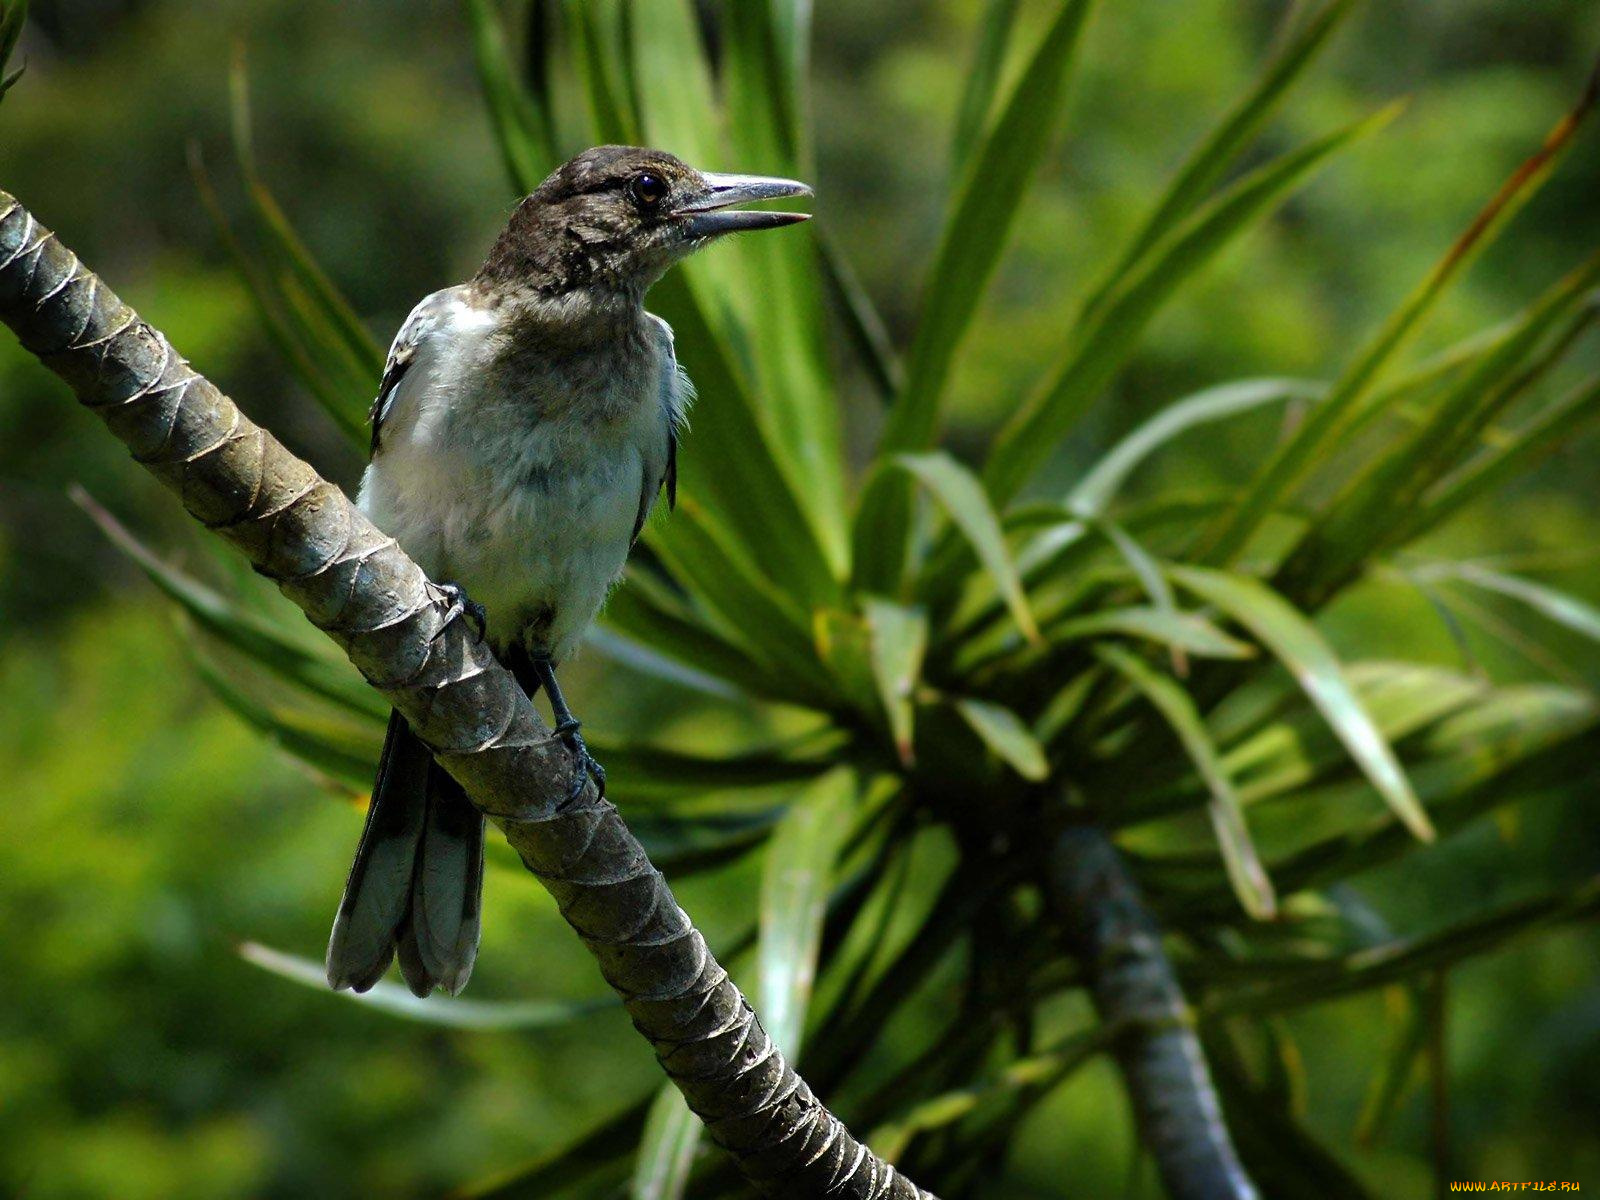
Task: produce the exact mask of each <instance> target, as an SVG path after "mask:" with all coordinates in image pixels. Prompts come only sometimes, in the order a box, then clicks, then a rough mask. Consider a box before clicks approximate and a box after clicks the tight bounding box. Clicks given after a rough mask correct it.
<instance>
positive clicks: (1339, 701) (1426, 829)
mask: <svg viewBox="0 0 1600 1200" xmlns="http://www.w3.org/2000/svg"><path fill="white" fill-rule="evenodd" d="M1171 571H1172V577H1173V579H1174V580H1175V581H1176V582H1178V583H1179V584H1181V585H1182V586H1183V587H1185V588H1188V589H1189V590H1190V591H1192V592H1194V593H1195V594H1196V595H1198V596H1200V597H1201V598H1202V599H1204V600H1206V601H1207V602H1209V603H1211V604H1214V605H1216V606H1217V607H1218V608H1219V609H1221V610H1222V611H1223V612H1225V613H1227V614H1228V615H1229V616H1231V617H1232V618H1233V619H1234V620H1236V621H1238V622H1239V623H1240V624H1241V625H1243V626H1244V627H1245V628H1246V629H1248V630H1250V632H1251V633H1253V634H1254V635H1255V636H1256V637H1257V638H1258V639H1259V640H1260V641H1261V642H1262V644H1263V645H1265V646H1267V647H1268V648H1269V649H1270V650H1271V651H1272V652H1273V654H1274V655H1276V656H1277V658H1278V660H1279V661H1280V662H1282V663H1283V665H1284V666H1285V667H1287V668H1288V669H1289V671H1290V672H1291V673H1292V674H1293V675H1294V677H1295V679H1296V680H1297V681H1298V682H1299V684H1300V686H1301V687H1302V688H1304V689H1305V693H1306V695H1307V696H1308V697H1309V698H1310V700H1311V702H1312V703H1313V704H1314V705H1316V707H1317V709H1318V710H1319V711H1320V712H1321V713H1322V715H1323V717H1324V718H1326V720H1327V722H1328V724H1329V726H1330V727H1331V728H1332V729H1333V731H1334V733H1335V734H1337V735H1338V737H1339V740H1340V741H1341V742H1343V743H1344V745H1345V748H1346V749H1347V750H1349V752H1350V756H1351V757H1352V758H1353V759H1355V761H1356V763H1357V765H1359V766H1360V767H1361V769H1362V771H1363V772H1365V774H1366V776H1367V778H1368V779H1369V780H1371V782H1372V786H1373V787H1375V788H1376V789H1377V790H1378V793H1379V795H1381V796H1382V797H1383V798H1384V800H1385V801H1387V802H1388V804H1389V806H1390V807H1391V808H1392V809H1394V812H1395V815H1396V816H1398V817H1399V818H1400V819H1401V820H1402V821H1403V822H1405V824H1406V826H1407V827H1408V828H1409V829H1410V830H1411V832H1412V833H1413V834H1415V835H1416V836H1417V837H1418V838H1420V839H1421V840H1423V841H1432V840H1433V837H1434V833H1433V826H1432V824H1431V823H1430V822H1429V820H1428V815H1427V813H1426V812H1424V811H1423V808H1422V804H1421V802H1420V801H1419V800H1418V799H1417V796H1416V793H1415V792H1414V791H1413V790H1412V787H1411V784H1410V782H1409V781H1408V780H1407V779H1406V775H1405V772H1404V771H1403V770H1402V769H1401V767H1400V763H1399V760H1397V759H1396V758H1395V755H1394V751H1393V750H1392V749H1391V748H1390V747H1389V743H1388V742H1387V741H1385V740H1384V737H1383V734H1382V733H1381V732H1379V730H1378V727H1377V726H1376V725H1375V724H1374V723H1373V720H1372V717H1371V715H1370V714H1369V713H1368V712H1367V710H1366V708H1365V707H1364V706H1363V705H1362V703H1361V701H1360V699H1359V698H1358V697H1357V696H1356V694H1355V691H1354V690H1353V689H1352V688H1351V686H1350V682H1349V680H1348V679H1347V678H1346V677H1345V673H1344V669H1343V668H1342V667H1341V666H1340V664H1339V660H1338V659H1337V658H1335V657H1334V654H1333V651H1332V650H1331V649H1330V648H1329V647H1328V644H1327V642H1325V641H1323V639H1322V635H1321V634H1319V633H1318V632H1317V630H1316V627H1315V626H1313V625H1312V624H1311V622H1310V621H1308V620H1307V619H1306V618H1305V617H1303V616H1302V615H1301V614H1300V613H1299V612H1297V611H1296V610H1295V609H1294V607H1293V606H1292V605H1290V604H1289V603H1288V602H1287V601H1286V600H1284V599H1283V597H1282V596H1280V595H1278V594H1277V593H1276V592H1274V591H1273V590H1272V589H1271V588H1269V587H1267V586H1266V585H1265V584H1263V583H1261V582H1260V581H1259V580H1255V579H1251V578H1249V577H1247V576H1243V575H1233V574H1228V573H1225V572H1222V571H1211V570H1206V569H1203V568H1199V567H1172V568H1171Z"/></svg>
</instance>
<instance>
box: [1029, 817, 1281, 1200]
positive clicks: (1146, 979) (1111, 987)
mask: <svg viewBox="0 0 1600 1200" xmlns="http://www.w3.org/2000/svg"><path fill="white" fill-rule="evenodd" d="M1049 892H1050V900H1051V905H1052V908H1053V909H1054V911H1055V915H1056V917H1057V919H1058V920H1059V921H1060V922H1061V925H1062V928H1063V929H1064V931H1065V934H1066V938H1067V941H1068V944H1069V946H1070V948H1071V950H1072V952H1073V953H1074V954H1075V955H1076V956H1077V957H1078V960H1079V961H1080V962H1081V963H1082V964H1083V968H1084V973H1085V975H1086V976H1087V977H1088V981H1089V990H1090V993H1091V994H1092V995H1093V996H1094V1003H1095V1008H1096V1009H1097V1010H1098V1011H1099V1013H1100V1018H1101V1020H1103V1021H1105V1022H1107V1023H1108V1024H1112V1025H1114V1026H1115V1027H1116V1029H1117V1037H1116V1041H1115V1042H1114V1043H1113V1046H1112V1050H1113V1053H1114V1054H1115V1056H1116V1059H1117V1065H1118V1066H1119V1067H1120V1068H1121V1069H1122V1074H1123V1078H1124V1079H1126V1080H1127V1084H1128V1094H1129V1095H1130V1096H1132V1098H1133V1105H1134V1110H1135V1112H1136V1114H1137V1117H1138V1121H1139V1129H1140V1132H1141V1133H1142V1135H1143V1139H1144V1144H1145V1146H1146V1147H1147V1148H1148V1149H1149V1150H1150V1153H1151V1156H1152V1157H1153V1158H1154V1159H1155V1160H1156V1167H1157V1169H1158V1170H1159V1171H1160V1172H1161V1180H1162V1182H1163V1183H1164V1184H1165V1185H1166V1189H1167V1192H1168V1194H1169V1195H1170V1196H1172V1198H1173V1200H1259V1195H1260V1193H1259V1192H1257V1191H1256V1187H1255V1184H1253V1183H1251V1181H1250V1178H1249V1176H1247V1175H1246V1174H1245V1171H1244V1167H1243V1166H1242V1165H1241V1164H1240V1162H1239V1156H1238V1154H1237V1153H1236V1152H1235V1151H1234V1148H1233V1142H1232V1140H1231V1139H1230V1138H1229V1137H1228V1129H1227V1126H1226V1125H1225V1124H1223V1120H1222V1106H1221V1104H1220V1103H1219V1102H1218V1100H1217V1090H1216V1088H1215V1087H1214V1086H1213V1085H1212V1082H1211V1073H1210V1071H1209V1070H1208V1069H1207V1067H1206V1061H1205V1057H1204V1056H1203V1054H1202V1053H1201V1050H1200V1039H1199V1038H1198V1037H1197V1036H1196V1035H1195V1029H1194V1024H1195V1022H1194V1013H1193V1011H1192V1010H1191V1009H1190V1008H1189V1005H1188V1002H1187V1001H1186V1000H1185V999H1184V997H1183V991H1182V989H1181V988H1180V987H1179V986H1178V980H1177V978H1176V977H1175V976H1174V975H1173V972H1172V964H1171V963H1170V962H1168V961H1167V956H1166V953H1165V951H1163V950H1162V948H1161V933H1160V930H1158V929H1157V928H1156V925H1155V922H1154V921H1153V920H1152V919H1151V917H1150V914H1149V913H1148V911H1147V910H1146V909H1145V906H1144V901H1143V899H1142V898H1141V897H1140V895H1139V890H1138V888H1137V887H1136V886H1135V884H1134V882H1133V879H1132V878H1131V877H1130V876H1129V874H1128V870H1127V868H1126V867H1125V866H1124V865H1123V863H1122V858H1121V856H1120V855H1119V854H1118V853H1117V851H1116V847H1114V846H1113V845H1112V844H1111V842H1110V841H1109V840H1107V838H1106V836H1105V835H1104V834H1103V833H1101V832H1100V830H1098V829H1093V828H1089V827H1080V828H1072V829H1067V830H1064V831H1063V832H1062V833H1060V834H1059V835H1058V836H1057V838H1056V841H1055V844H1054V845H1053V846H1052V847H1051V860H1050V864H1049Z"/></svg>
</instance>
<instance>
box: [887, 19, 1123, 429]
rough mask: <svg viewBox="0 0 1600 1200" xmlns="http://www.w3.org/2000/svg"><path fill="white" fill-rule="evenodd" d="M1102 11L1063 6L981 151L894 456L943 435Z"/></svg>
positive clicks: (933, 298) (895, 415)
mask: <svg viewBox="0 0 1600 1200" xmlns="http://www.w3.org/2000/svg"><path fill="white" fill-rule="evenodd" d="M1093 8H1094V4H1093V3H1092V0H1066V2H1065V3H1063V4H1062V5H1061V7H1060V10H1059V11H1058V13H1057V15H1056V17H1055V19H1054V20H1053V21H1052V22H1051V24H1050V27H1049V29H1047V30H1046V31H1045V35H1044V38H1043V39H1042V40H1041V42H1040V43H1039V48H1038V50H1036V51H1035V52H1034V55H1033V57H1032V59H1031V60H1030V61H1029V63H1028V66H1027V68H1026V70H1024V72H1023V74H1022V76H1021V78H1020V79H1019V80H1018V81H1017V84H1016V86H1015V87H1014V88H1013V89H1012V92H1011V95H1010V96H1009V97H1007V99H1006V102H1005V104H1004V106H1003V108H1002V109H1001V111H1000V113H999V114H998V115H997V116H996V118H995V121H994V123H993V125H992V126H991V127H990V129H989V132H988V135H987V136H986V137H985V138H984V141H983V145H982V146H981V147H979V148H978V149H977V151H976V152H975V153H974V155H973V158H972V162H971V165H970V166H969V168H968V169H967V171H966V174H965V177H964V179H963V182H962V184H961V187H960V191H959V194H958V195H957V198H956V201H955V205H954V207H953V208H952V210H951V212H950V216H949V218H948V219H947V220H946V222H945V227H944V234H943V236H942V238H941V240H940V243H939V250H938V252H937V253H936V254H935V256H934V263H933V267H932V268H931V269H930V270H929V272H928V283H927V286H926V288H925V290H924V297H925V299H924V308H923V312H922V317H921V319H920V320H919V322H918V324H917V336H916V340H915V342H914V343H913V344H912V348H911V357H910V360H909V361H908V362H907V364H906V387H905V391H904V392H903V393H902V395H901V396H900V398H899V400H898V401H896V403H895V406H894V408H893V409H892V410H891V412H890V415H889V424H888V426H887V428H886V429H885V430H884V434H883V449H884V451H885V452H892V451H896V450H920V449H922V448H923V447H925V446H926V445H927V444H928V443H929V441H930V440H931V439H932V437H933V435H934V431H935V430H936V428H937V426H938V414H939V407H940V401H941V399H942V396H943V393H944V389H945V384H946V382H947V380H948V376H949V371H950V366H951V364H952V363H953V362H954V361H955V356H956V353H957V351H959V350H960V348H961V343H962V341H963V340H964V338H965V335H966V332H967V329H968V327H969V326H970V325H971V323H972V317H973V314H974V313H975V312H976V311H977V307H978V302H979V301H980V300H981V299H982V297H983V293H984V290H985V288H986V286H987V284H988V282H989V279H990V276H991V275H993V273H994V270H995V267H996V265H997V264H998V263H999V260H1000V253H1001V251H1002V250H1003V249H1004V247H1005V243H1006V241H1007V238H1008V236H1009V234H1010V232H1011V226H1012V224H1013V223H1014V221H1015V220H1016V215H1017V212H1018V210H1019V209H1020V207H1021V204H1022V200H1023V198H1024V196H1026V194H1027V190H1028V189H1027V185H1028V181H1029V179H1030V178H1031V176H1032V174H1033V172H1034V170H1035V169H1036V168H1037V166H1038V165H1039V162H1040V161H1041V159H1042V158H1043V157H1044V151H1045V147H1046V144H1047V143H1048V141H1049V138H1050V135H1051V133H1052V131H1053V130H1054V129H1055V127H1056V124H1057V123H1058V121H1059V120H1060V116H1061V108H1062V96H1063V94H1064V92H1065V89H1066V85H1067V80H1068V78H1069V77H1070V75H1071V70H1072V62H1073V59H1074V57H1075V52H1076V49H1077V46H1078V43H1079V40H1080V37H1081V34H1082V32H1083V28H1084V25H1085V23H1086V22H1087V20H1088V17H1089V14H1090V12H1091V11H1092V9H1093Z"/></svg>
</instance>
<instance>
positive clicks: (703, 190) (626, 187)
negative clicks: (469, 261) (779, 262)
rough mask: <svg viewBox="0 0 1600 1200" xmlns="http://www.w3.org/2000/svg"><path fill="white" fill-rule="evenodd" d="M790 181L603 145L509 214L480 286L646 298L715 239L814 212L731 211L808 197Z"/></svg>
mask: <svg viewBox="0 0 1600 1200" xmlns="http://www.w3.org/2000/svg"><path fill="white" fill-rule="evenodd" d="M810 194H811V189H810V188H808V187H806V185H805V184H803V183H796V182H795V181H794V180H792V179H768V178H764V177H762V176H758V175H718V174H712V173H709V172H702V171H696V170H695V169H694V168H693V167H691V166H689V165H688V164H687V163H684V162H683V161H682V160H680V159H677V158H674V157H673V156H672V155H670V154H668V153H666V152H665V151H663V150H645V149H641V148H639V147H637V146H597V147H595V148H594V149H592V150H585V151H584V152H583V153H582V154H579V155H578V156H577V157H576V158H573V159H571V160H570V161H568V162H566V163H564V164H562V165H561V166H560V167H557V168H556V170H555V171H554V172H552V173H551V175H550V177H549V178H548V179H546V180H545V181H544V182H543V183H541V184H540V185H539V186H538V188H537V189H536V190H535V191H534V192H533V194H532V195H530V196H528V197H527V198H526V199H525V200H523V201H522V203H521V204H519V205H518V206H517V210H516V212H515V213H513V214H512V216H511V220H510V222H509V223H508V224H507V225H506V228H505V230H504V231H503V232H502V233H501V234H500V237H499V239H498V240H497V241H496V242H495V244H494V248H493V249H492V250H490V251H489V257H488V258H487V260H485V262H484V264H483V268H482V270H480V271H479V272H478V280H479V281H480V282H482V283H486V284H490V285H494V286H517V285H520V286H523V287H528V288H532V289H534V290H536V291H538V292H540V293H541V294H543V295H546V296H556V295H560V294H562V293H566V292H578V291H585V290H587V291H595V292H605V293H616V294H623V295H634V296H639V295H643V294H644V291H645V289H646V288H648V287H649V286H650V285H651V284H652V283H654V282H655V281H656V280H657V279H659V278H661V276H662V274H663V273H665V272H666V270H667V268H668V267H670V266H672V264H673V263H675V262H677V261H678V260H679V259H680V258H682V257H684V256H685V255H687V254H690V253H692V252H693V251H695V250H698V249H699V248H700V247H701V246H704V245H705V244H706V243H707V242H709V241H711V240H712V239H713V238H717V237H721V236H722V235H723V234H726V233H736V232H738V231H740V230H747V229H774V228H776V227H778V226H780V225H792V224H794V223H795V222H796V221H804V220H805V219H806V217H807V215H808V214H805V213H782V212H760V211H757V212H751V211H732V210H731V206H732V205H735V204H742V203H746V202H748V201H754V200H770V199H773V198H775V197H778V196H809V195H810Z"/></svg>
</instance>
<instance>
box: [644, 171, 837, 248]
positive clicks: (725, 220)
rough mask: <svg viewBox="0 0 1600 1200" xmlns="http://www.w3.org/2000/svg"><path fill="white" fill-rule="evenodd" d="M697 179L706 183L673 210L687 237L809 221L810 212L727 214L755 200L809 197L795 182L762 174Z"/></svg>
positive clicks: (706, 236)
mask: <svg viewBox="0 0 1600 1200" xmlns="http://www.w3.org/2000/svg"><path fill="white" fill-rule="evenodd" d="M701 178H703V179H704V180H705V182H706V186H705V188H704V190H702V191H700V192H698V193H697V194H695V195H694V196H691V197H689V198H688V199H687V200H685V201H684V202H683V203H682V204H680V205H678V206H677V208H676V209H674V210H673V213H674V215H675V216H681V217H684V218H686V225H687V228H688V232H689V236H690V237H693V238H710V237H718V236H720V235H721V234H724V233H739V232H742V231H744V230H747V229H776V228H778V226H780V225H793V224H795V223H796V222H798V221H806V220H809V219H810V218H811V214H810V213H792V212H764V211H759V210H758V211H755V212H749V211H739V212H734V211H730V210H731V208H732V206H733V205H735V204H749V203H751V202H752V201H755V200H776V199H777V198H778V197H780V196H809V195H811V189H810V188H808V187H807V186H806V185H805V184H803V183H800V182H798V181H796V180H793V179H769V178H767V177H766V176H764V175H715V174H711V173H709V172H708V173H706V174H705V175H703V176H701Z"/></svg>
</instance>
